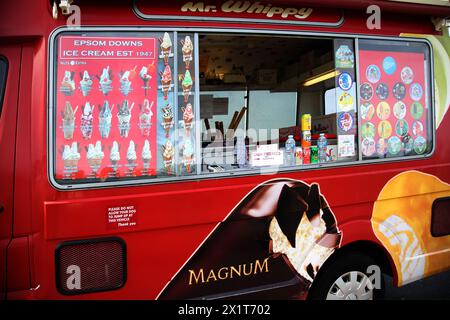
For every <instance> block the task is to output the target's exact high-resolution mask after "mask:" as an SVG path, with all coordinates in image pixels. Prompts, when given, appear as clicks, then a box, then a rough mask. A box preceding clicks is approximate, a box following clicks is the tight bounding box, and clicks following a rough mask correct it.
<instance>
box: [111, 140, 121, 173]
mask: <svg viewBox="0 0 450 320" xmlns="http://www.w3.org/2000/svg"><path fill="white" fill-rule="evenodd" d="M109 160H110V161H111V164H112V166H113V169H114V170H116V169H117V163H118V162H119V161H120V152H119V144H118V143H117V141H113V144H112V147H111V151H110V153H109Z"/></svg>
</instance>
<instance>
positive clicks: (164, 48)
mask: <svg viewBox="0 0 450 320" xmlns="http://www.w3.org/2000/svg"><path fill="white" fill-rule="evenodd" d="M159 42H160V43H161V45H160V47H161V54H160V56H159V57H160V58H163V59H164V64H165V65H166V66H167V65H168V64H169V57H173V53H172V40H171V39H170V36H169V34H168V33H167V32H164V36H163V38H162V39H161V38H159Z"/></svg>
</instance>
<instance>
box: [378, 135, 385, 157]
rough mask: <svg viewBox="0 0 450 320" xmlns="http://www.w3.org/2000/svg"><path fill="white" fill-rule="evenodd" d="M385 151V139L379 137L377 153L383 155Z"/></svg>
mask: <svg viewBox="0 0 450 320" xmlns="http://www.w3.org/2000/svg"><path fill="white" fill-rule="evenodd" d="M386 152H387V140H386V139H383V138H380V139H378V141H377V153H378V155H380V156H384V155H385V154H386Z"/></svg>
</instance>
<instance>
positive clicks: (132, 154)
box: [127, 140, 137, 170]
mask: <svg viewBox="0 0 450 320" xmlns="http://www.w3.org/2000/svg"><path fill="white" fill-rule="evenodd" d="M136 160H137V155H136V146H135V145H134V141H133V140H130V144H129V145H128V150H127V161H128V166H129V168H130V170H133V169H134V166H135V163H136Z"/></svg>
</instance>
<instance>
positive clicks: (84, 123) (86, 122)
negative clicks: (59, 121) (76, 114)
mask: <svg viewBox="0 0 450 320" xmlns="http://www.w3.org/2000/svg"><path fill="white" fill-rule="evenodd" d="M94 108H95V106H92V107H91V104H90V103H89V102H86V104H85V105H84V107H82V111H83V113H82V115H81V126H80V127H81V134H82V135H83V139H90V138H91V136H92V126H93V119H94V117H93V116H92V114H93V112H94Z"/></svg>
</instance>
